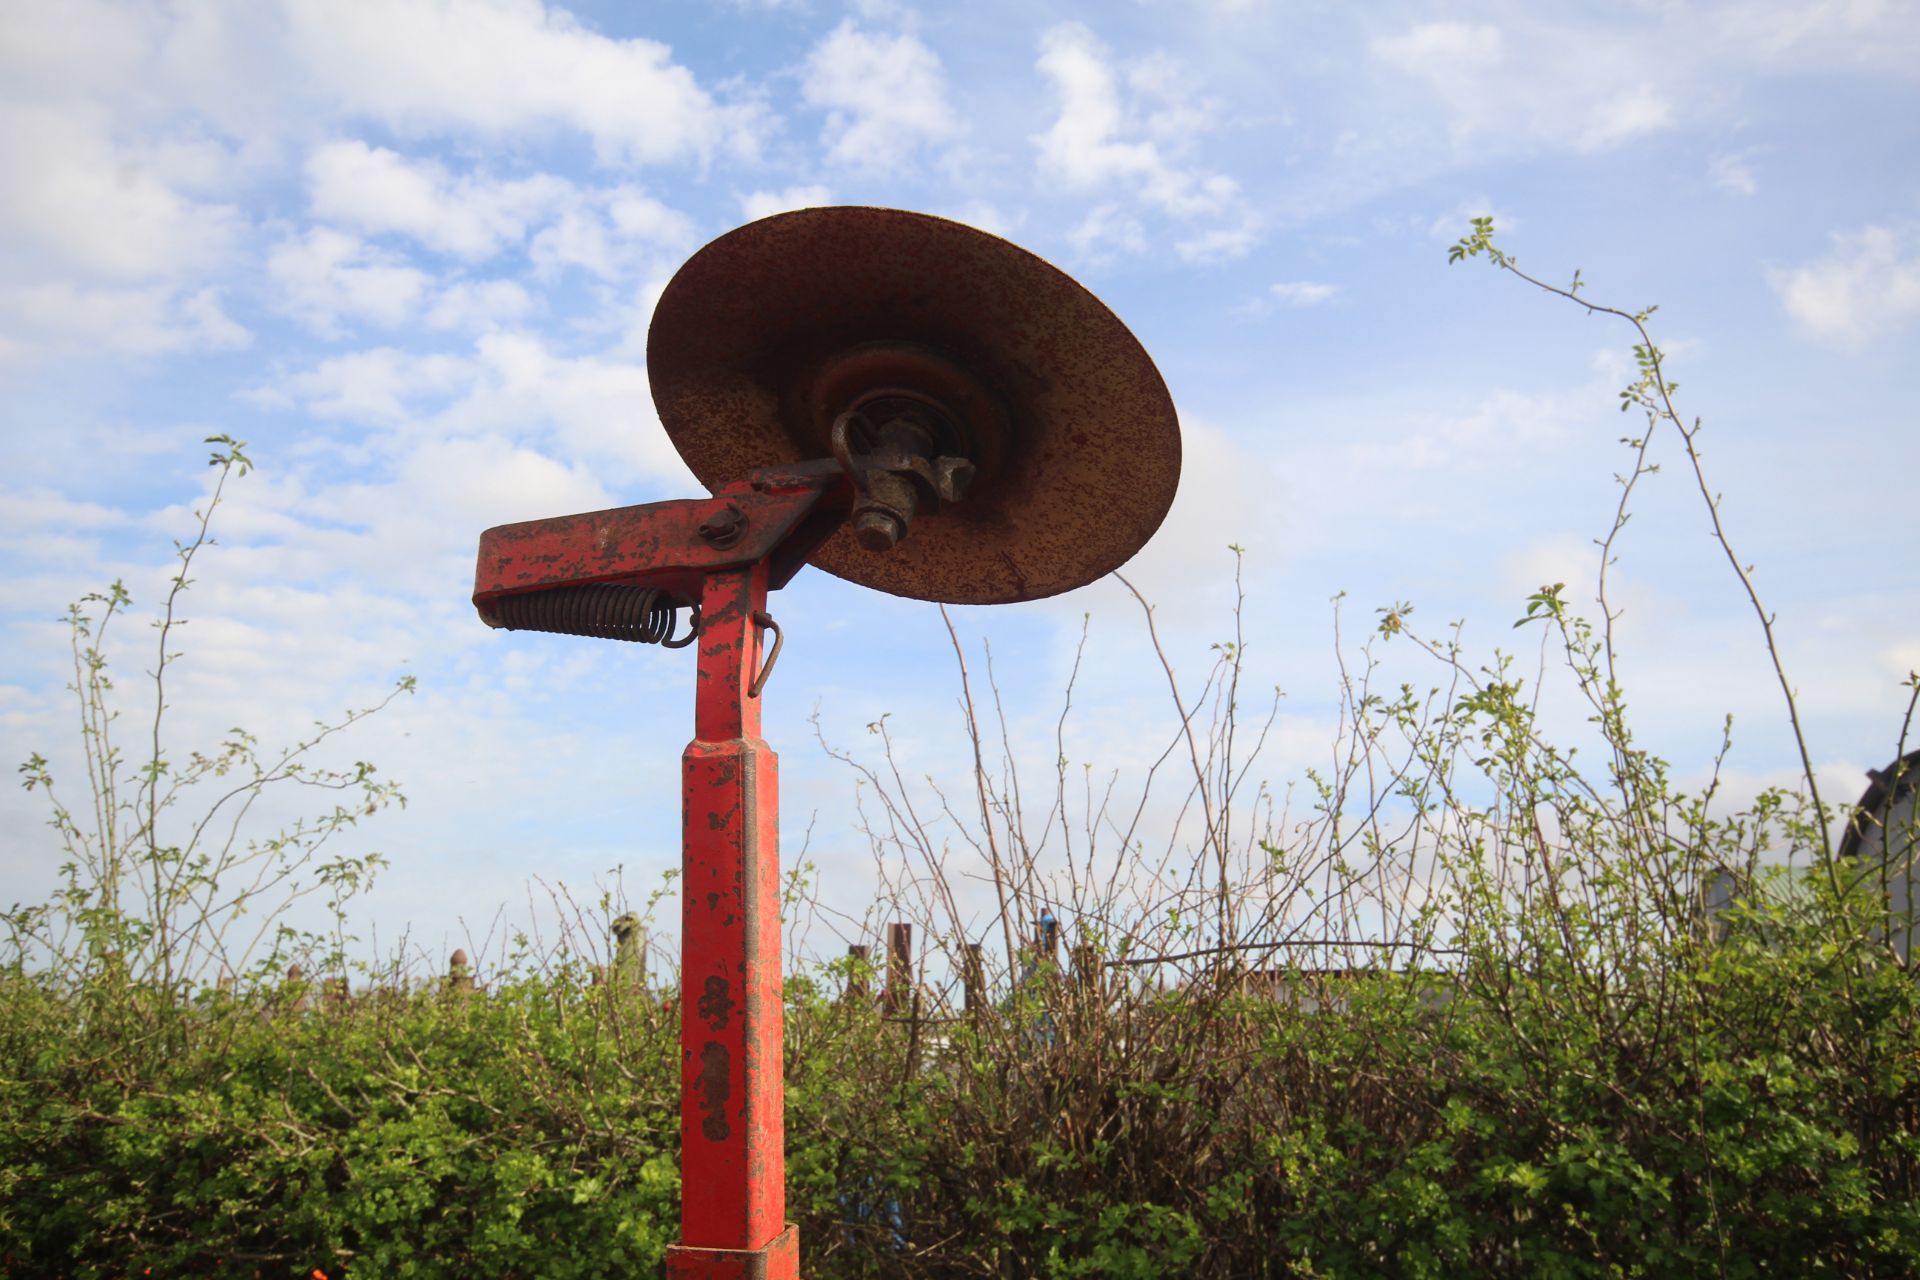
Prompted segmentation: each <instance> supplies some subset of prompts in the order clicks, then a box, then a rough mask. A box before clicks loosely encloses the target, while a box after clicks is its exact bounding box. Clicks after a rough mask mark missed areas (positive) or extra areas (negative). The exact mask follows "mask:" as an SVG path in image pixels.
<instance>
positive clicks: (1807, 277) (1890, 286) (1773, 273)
mask: <svg viewBox="0 0 1920 1280" xmlns="http://www.w3.org/2000/svg"><path fill="white" fill-rule="evenodd" d="M1832 239H1833V249H1832V251H1831V252H1830V253H1828V254H1827V256H1826V257H1824V258H1821V259H1819V260H1818V261H1816V262H1811V263H1808V264H1807V265H1806V266H1804V267H1795V268H1793V269H1791V270H1784V271H1783V270H1777V269H1773V268H1769V269H1768V271H1767V283H1769V284H1770V285H1772V286H1773V291H1774V292H1775V293H1777V294H1779V295H1780V303H1781V305H1782V306H1784V307H1785V308H1786V309H1787V314H1788V315H1790V316H1792V317H1793V319H1794V320H1795V322H1796V323H1798V324H1799V325H1800V327H1801V328H1803V329H1804V330H1806V331H1807V332H1808V333H1810V334H1812V335H1813V336H1814V337H1816V338H1822V339H1827V340H1829V341H1836V342H1842V343H1849V344H1858V343H1864V342H1866V341H1867V340H1869V339H1871V338H1874V337H1879V336H1882V335H1885V334H1887V333H1889V332H1892V331H1894V330H1897V329H1898V328H1900V326H1902V325H1904V324H1905V323H1906V322H1907V321H1909V320H1911V319H1913V318H1914V317H1915V316H1916V315H1920V246H1916V244H1915V243H1914V241H1915V237H1914V236H1913V235H1911V234H1909V233H1905V232H1901V231H1896V230H1894V229H1892V228H1889V227H1880V226H1867V227H1862V228H1861V229H1860V230H1858V231H1839V232H1835V233H1834V234H1833V237H1832Z"/></svg>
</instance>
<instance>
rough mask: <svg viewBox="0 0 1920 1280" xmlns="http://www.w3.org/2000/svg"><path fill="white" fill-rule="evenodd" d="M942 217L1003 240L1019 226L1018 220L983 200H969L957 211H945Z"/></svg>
mask: <svg viewBox="0 0 1920 1280" xmlns="http://www.w3.org/2000/svg"><path fill="white" fill-rule="evenodd" d="M942 216H943V217H947V218H951V219H952V220H953V221H955V222H964V223H966V224H967V225H968V226H970V227H977V228H979V229H980V230H981V231H984V232H986V233H987V234H988V235H990V236H1000V237H1002V238H1003V239H1004V238H1005V237H1007V236H1010V235H1012V234H1013V230H1014V228H1015V227H1016V226H1017V225H1018V224H1019V220H1018V219H1012V218H1008V217H1007V215H1005V214H1004V213H1001V212H1000V210H998V209H996V208H995V207H994V206H992V205H990V204H988V203H987V202H986V201H984V200H969V201H967V203H966V204H964V205H962V206H961V207H960V208H958V209H949V210H947V211H946V212H945V213H944V214H943V215H942Z"/></svg>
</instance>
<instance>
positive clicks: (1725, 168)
mask: <svg viewBox="0 0 1920 1280" xmlns="http://www.w3.org/2000/svg"><path fill="white" fill-rule="evenodd" d="M1751 154H1752V153H1751V152H1747V151H1735V152H1730V153H1728V154H1727V155H1720V156H1715V157H1714V158H1713V162H1712V163H1711V164H1709V165H1708V166H1707V176H1708V177H1709V178H1711V179H1712V180H1713V185H1714V186H1716V187H1719V188H1720V189H1721V190H1722V191H1731V192H1733V193H1734V194H1735V195H1739V196H1750V195H1754V194H1756V193H1757V192H1758V191H1759V190H1760V183H1759V182H1758V181H1757V180H1756V179H1755V178H1754V176H1753V166H1752V165H1751V164H1749V163H1748V157H1749V156H1750V155H1751Z"/></svg>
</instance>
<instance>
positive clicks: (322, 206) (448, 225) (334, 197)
mask: <svg viewBox="0 0 1920 1280" xmlns="http://www.w3.org/2000/svg"><path fill="white" fill-rule="evenodd" d="M307 182H308V186H309V189H310V190H311V193H312V206H313V212H314V214H315V215H316V216H318V217H321V218H325V219H328V220H330V221H333V222H336V223H344V224H346V225H348V226H351V227H354V228H356V229H358V230H361V231H365V232H368V233H371V234H375V235H379V234H383V233H389V232H397V233H399V234H402V235H406V236H410V237H412V238H413V239H415V240H417V241H419V242H420V243H421V244H423V245H425V246H427V247H428V248H430V249H435V250H438V251H440V252H442V253H450V254H453V255H455V256H457V257H461V258H466V259H469V260H476V259H481V258H487V257H491V256H492V255H494V254H496V253H498V252H499V251H500V250H501V249H503V248H505V247H507V246H509V245H513V244H517V243H518V242H519V241H520V240H521V239H523V238H524V237H525V236H526V234H527V228H528V226H529V225H530V224H531V223H533V222H535V221H537V220H539V219H541V218H543V217H545V216H547V215H548V214H549V213H551V212H552V211H553V210H554V209H556V208H558V207H560V206H561V205H563V204H565V203H567V202H569V201H570V200H571V199H572V198H573V196H574V191H573V186H572V184H571V183H568V182H565V181H562V180H561V179H559V178H555V177H552V176H551V175H547V174H539V175H536V176H534V177H531V178H520V179H514V180H510V181H494V180H489V179H486V178H480V177H475V176H471V175H468V176H463V177H460V178H455V177H453V176H452V175H450V174H449V173H448V172H447V171H446V169H445V168H444V167H443V166H441V165H440V164H437V163H435V162H434V161H431V160H410V159H408V158H406V157H404V156H401V155H399V154H397V153H395V152H392V151H389V150H387V149H386V148H384V147H370V146H368V145H367V144H366V143H364V142H360V141H358V140H349V141H345V142H332V143H328V144H326V145H325V146H322V147H318V148H316V149H315V150H314V152H313V154H312V155H310V156H309V157H308V158H307Z"/></svg>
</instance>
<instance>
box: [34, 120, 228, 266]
mask: <svg viewBox="0 0 1920 1280" xmlns="http://www.w3.org/2000/svg"><path fill="white" fill-rule="evenodd" d="M0 173H5V174H6V175H7V195H6V198H5V199H4V200H0V244H3V245H4V246H5V248H4V249H0V254H3V255H4V259H0V260H5V261H7V262H8V265H10V266H11V267H13V268H14V269H15V270H16V271H24V272H26V273H28V274H32V275H40V276H44V275H45V274H46V273H47V272H48V270H49V269H53V270H60V269H65V270H67V271H71V272H74V273H77V274H80V275H83V276H87V277H92V278H95V279H101V280H114V281H135V280H148V279H178V278H181V277H183V276H187V275H190V274H192V273H193V272H195V271H198V270H202V269H205V268H207V267H210V266H212V265H214V264H216V263H218V262H220V261H222V260H223V259H224V258H225V257H226V255H227V253H228V251H229V250H230V248H231V246H232V244H233V243H234V241H235V239H236V238H237V236H238V234H239V233H240V231H241V230H242V228H243V227H244V225H245V219H244V218H243V217H242V216H241V215H240V213H239V212H238V210H236V209H235V208H234V207H233V206H231V205H227V204H218V203H203V202H197V201H194V200H192V199H189V198H188V197H186V196H184V195H182V194H181V193H180V192H178V191H176V190H174V188H173V187H171V186H169V185H168V184H167V183H166V182H165V181H163V180H162V178H161V176H160V175H159V173H158V172H157V171H156V167H155V164H154V159H153V155H152V154H151V152H150V151H149V150H146V149H143V148H141V147H139V146H129V145H121V144H118V143H116V142H115V141H114V140H113V138H112V125H111V123H110V122H109V121H108V120H106V119H103V118H101V116H100V113H99V112H98V111H97V109H91V110H89V109H78V108H76V109H71V110H69V109H61V108H55V107H52V106H47V105H32V106H27V105H19V104H8V105H4V106H0Z"/></svg>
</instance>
